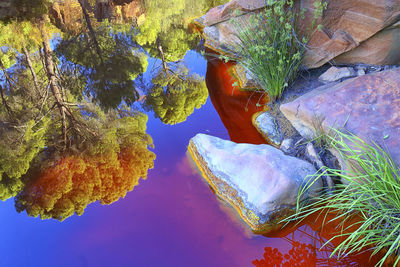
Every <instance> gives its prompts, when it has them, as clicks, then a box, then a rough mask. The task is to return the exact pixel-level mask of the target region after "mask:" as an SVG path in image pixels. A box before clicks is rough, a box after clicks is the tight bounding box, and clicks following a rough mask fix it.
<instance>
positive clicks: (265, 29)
mask: <svg viewBox="0 0 400 267" xmlns="http://www.w3.org/2000/svg"><path fill="white" fill-rule="evenodd" d="M268 4H269V6H267V7H266V9H265V10H264V11H263V12H261V13H259V14H256V15H251V17H250V19H249V21H248V24H247V25H243V24H239V23H235V24H234V25H235V28H236V30H237V31H238V38H239V40H240V43H239V44H238V46H237V47H235V49H236V50H237V53H238V56H239V64H242V65H243V66H244V67H246V68H247V69H248V70H250V71H251V72H252V74H253V77H252V78H253V79H254V80H255V81H256V82H257V83H258V84H259V85H260V86H261V88H262V89H263V90H264V91H266V92H267V93H268V95H269V97H270V98H271V99H272V100H276V99H278V98H279V97H280V96H281V95H282V92H283V90H284V89H285V88H286V87H287V86H288V85H289V84H290V83H291V82H293V80H294V79H295V78H296V77H297V75H298V71H299V68H300V63H301V59H302V55H303V52H304V43H301V41H300V42H299V41H298V40H296V34H295V32H294V21H295V13H294V11H293V1H291V0H290V1H288V0H280V1H268ZM305 41H306V40H304V42H305Z"/></svg>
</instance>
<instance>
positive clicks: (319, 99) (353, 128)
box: [280, 68, 400, 164]
mask: <svg viewBox="0 0 400 267" xmlns="http://www.w3.org/2000/svg"><path fill="white" fill-rule="evenodd" d="M280 109H281V111H282V113H283V114H284V115H285V116H286V117H287V119H288V120H289V121H290V122H291V123H292V125H293V126H294V127H295V128H296V129H297V130H298V132H299V133H300V134H301V135H302V136H304V137H306V138H313V137H314V135H315V131H316V123H321V126H322V128H323V129H324V131H325V132H326V133H328V132H329V131H330V129H331V128H332V127H333V128H342V127H343V130H348V131H350V132H352V133H353V134H355V135H357V136H359V137H360V138H362V139H363V140H365V141H367V142H369V143H372V142H375V143H377V144H378V145H380V146H382V147H386V148H388V150H389V152H390V154H391V155H392V157H393V159H394V160H395V162H396V163H397V164H400V68H396V69H391V70H386V71H382V72H376V73H371V74H367V75H363V76H360V77H357V78H352V79H349V80H346V81H344V82H342V83H337V84H335V83H333V84H328V85H325V86H322V87H319V88H317V89H315V90H313V91H311V92H309V93H307V94H305V95H303V96H301V97H299V98H298V99H296V100H295V101H293V102H290V103H287V104H284V105H281V107H280ZM317 128H318V127H317Z"/></svg>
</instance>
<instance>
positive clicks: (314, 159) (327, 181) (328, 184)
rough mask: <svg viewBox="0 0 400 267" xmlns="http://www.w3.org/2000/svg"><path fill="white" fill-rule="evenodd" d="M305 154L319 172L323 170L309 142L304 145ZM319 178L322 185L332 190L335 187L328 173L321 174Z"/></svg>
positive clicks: (319, 159)
mask: <svg viewBox="0 0 400 267" xmlns="http://www.w3.org/2000/svg"><path fill="white" fill-rule="evenodd" d="M305 156H306V157H307V159H308V160H309V161H310V162H311V163H312V164H313V165H314V167H315V168H316V169H317V170H318V172H319V173H323V172H324V171H325V169H326V167H325V165H324V163H323V162H322V160H321V157H320V156H319V155H318V153H317V151H316V150H315V147H314V145H313V144H312V143H311V142H309V143H308V144H307V146H306V151H305ZM321 178H322V182H323V184H324V187H325V188H326V189H327V190H329V191H331V192H332V191H333V190H334V189H335V185H334V183H333V181H332V178H331V177H330V176H329V175H322V176H321Z"/></svg>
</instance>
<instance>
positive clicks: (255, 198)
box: [188, 134, 322, 232]
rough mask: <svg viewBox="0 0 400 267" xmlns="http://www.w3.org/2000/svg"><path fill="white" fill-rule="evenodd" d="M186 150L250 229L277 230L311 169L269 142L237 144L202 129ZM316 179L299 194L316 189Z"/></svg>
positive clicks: (317, 184)
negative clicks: (205, 132)
mask: <svg viewBox="0 0 400 267" xmlns="http://www.w3.org/2000/svg"><path fill="white" fill-rule="evenodd" d="M188 149H189V152H190V153H191V155H192V157H193V159H194V160H195V162H196V163H197V165H198V167H199V168H200V169H201V171H202V173H203V176H204V178H205V179H206V180H207V182H208V183H209V184H210V186H211V187H212V188H213V189H214V190H215V192H216V194H217V195H218V196H219V197H221V198H222V199H223V200H224V201H226V202H228V203H229V204H230V205H232V206H233V207H234V208H235V209H236V211H237V212H238V213H239V214H240V216H241V217H242V218H243V220H244V221H245V222H246V223H247V224H248V225H249V226H250V227H251V229H252V230H253V231H254V232H269V231H272V230H276V228H277V227H280V226H278V225H277V223H278V222H279V221H280V219H282V218H284V217H286V216H287V215H288V214H291V213H292V212H294V210H295V208H296V202H297V195H298V192H299V189H300V187H301V186H303V185H305V183H306V182H307V181H309V179H310V177H309V175H313V174H314V173H315V172H316V170H315V168H314V167H313V166H312V165H311V164H310V163H308V162H305V161H303V160H300V159H298V158H294V157H290V156H286V155H284V154H283V152H282V151H280V150H278V149H276V148H274V147H272V146H269V145H252V144H237V143H234V142H231V141H226V140H222V139H219V138H217V137H212V136H208V135H204V134H198V135H196V136H195V137H194V138H192V139H191V140H190V143H189V147H188ZM321 186H322V183H321V181H320V180H317V181H316V182H315V183H314V184H313V185H312V186H311V188H310V190H309V191H308V192H307V193H306V194H304V195H303V197H311V196H315V195H316V194H318V192H319V189H320V188H321Z"/></svg>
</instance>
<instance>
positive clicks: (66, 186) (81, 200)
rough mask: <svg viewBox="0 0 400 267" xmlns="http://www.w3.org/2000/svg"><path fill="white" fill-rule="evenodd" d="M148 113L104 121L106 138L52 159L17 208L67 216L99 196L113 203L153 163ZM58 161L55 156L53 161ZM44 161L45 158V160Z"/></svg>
mask: <svg viewBox="0 0 400 267" xmlns="http://www.w3.org/2000/svg"><path fill="white" fill-rule="evenodd" d="M146 121H147V117H146V116H145V115H143V114H138V115H136V116H134V117H125V118H123V119H119V120H118V119H117V120H115V118H113V119H111V121H104V124H105V125H107V124H108V125H109V128H108V129H107V130H106V132H105V133H104V136H105V138H104V139H103V140H101V142H100V143H97V144H95V145H96V147H94V148H91V149H89V151H87V152H86V153H84V154H78V155H74V153H72V154H71V155H62V158H61V159H59V160H57V161H55V160H54V159H49V160H48V162H46V164H45V165H46V166H47V167H45V168H43V167H41V169H40V170H38V171H37V173H36V174H35V175H34V177H33V178H32V179H30V182H29V183H28V184H27V185H26V186H25V188H24V189H23V191H22V192H20V193H19V194H18V195H17V197H16V199H15V206H16V209H17V211H18V212H21V211H24V210H26V212H27V214H28V215H29V216H34V217H37V216H40V217H41V218H42V219H48V218H54V219H58V220H64V219H66V218H68V217H70V216H72V215H73V214H74V213H75V214H77V215H81V214H83V212H84V210H85V208H86V206H87V205H88V204H90V203H93V202H95V201H100V203H101V204H111V203H113V202H115V201H117V200H118V199H119V198H120V197H124V196H125V195H126V193H127V192H128V191H131V190H132V189H133V188H134V186H135V185H137V184H138V181H139V179H140V178H141V177H142V178H146V176H147V170H148V169H149V168H152V167H153V161H154V159H155V155H154V153H152V152H150V151H149V150H148V146H150V145H152V140H151V138H150V136H149V135H147V134H146V133H145V127H146ZM54 161H55V162H54ZM42 166H43V164H42Z"/></svg>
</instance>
